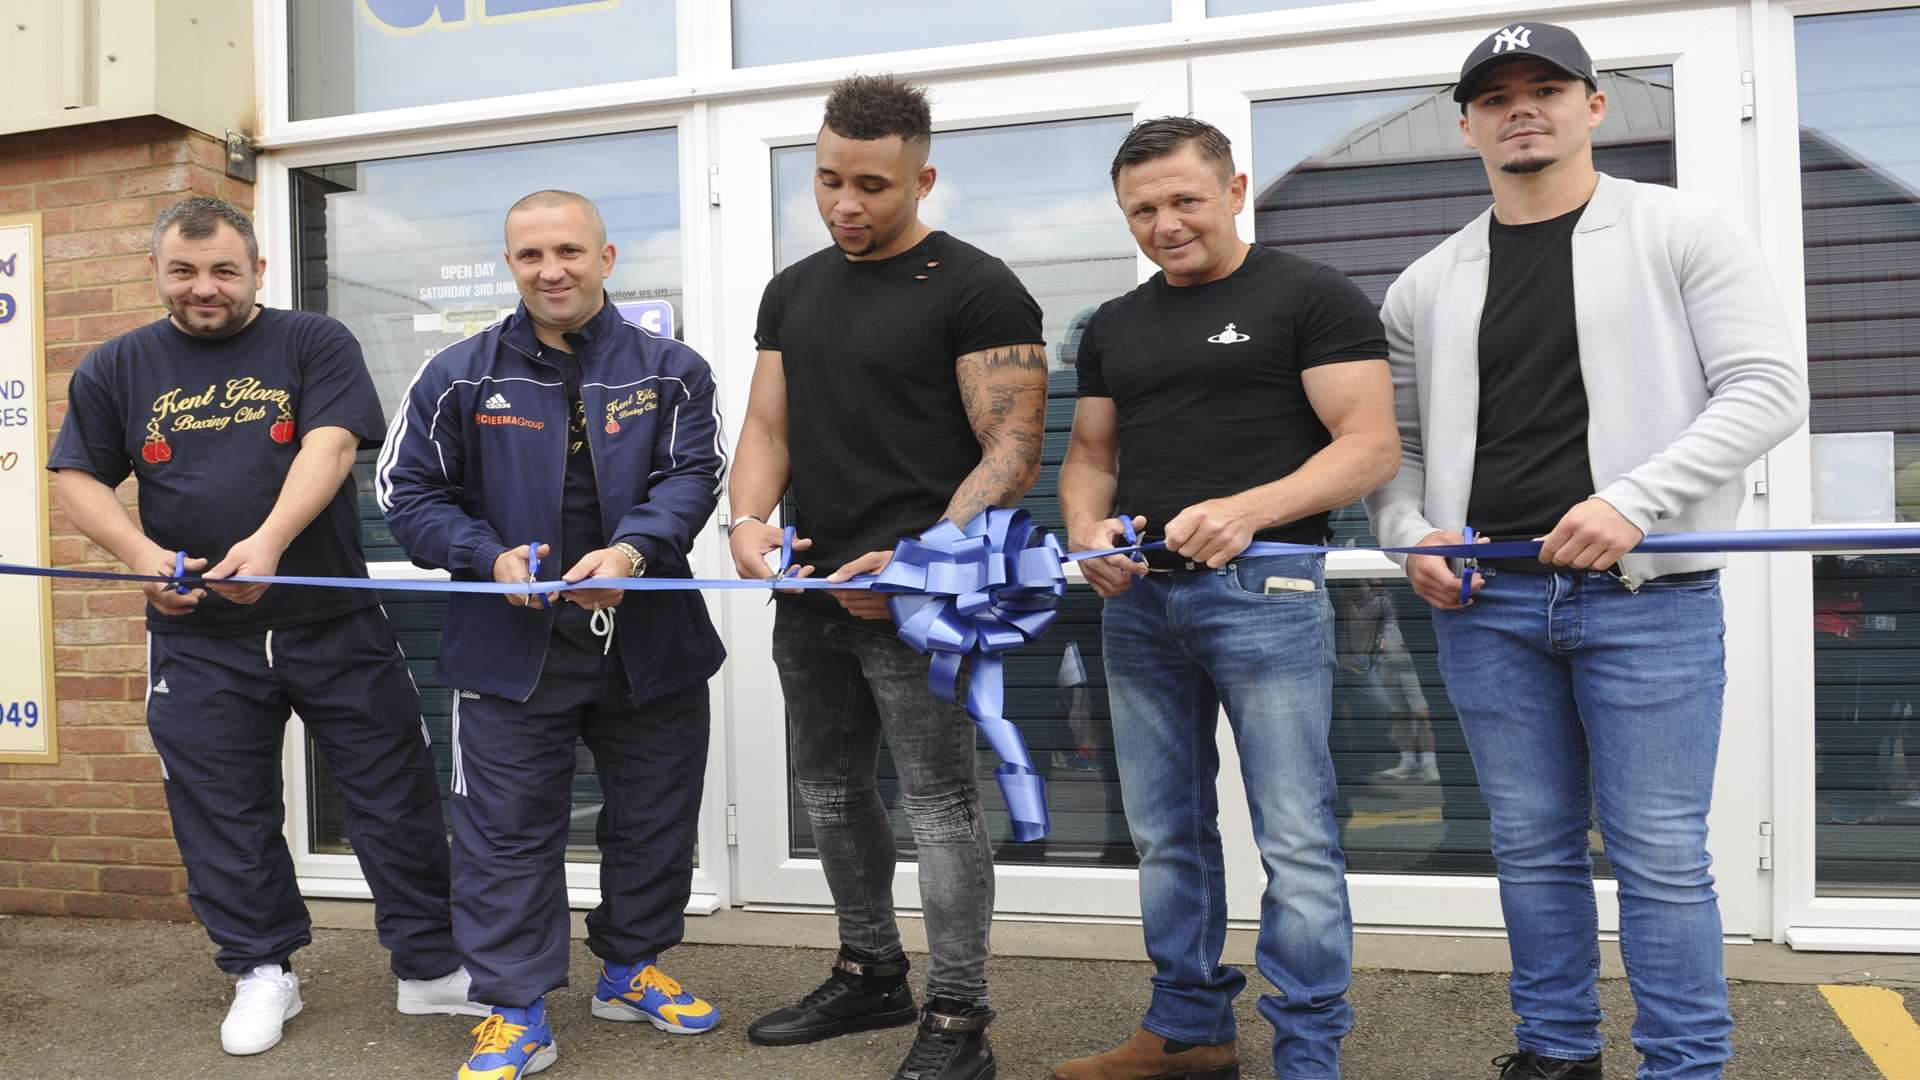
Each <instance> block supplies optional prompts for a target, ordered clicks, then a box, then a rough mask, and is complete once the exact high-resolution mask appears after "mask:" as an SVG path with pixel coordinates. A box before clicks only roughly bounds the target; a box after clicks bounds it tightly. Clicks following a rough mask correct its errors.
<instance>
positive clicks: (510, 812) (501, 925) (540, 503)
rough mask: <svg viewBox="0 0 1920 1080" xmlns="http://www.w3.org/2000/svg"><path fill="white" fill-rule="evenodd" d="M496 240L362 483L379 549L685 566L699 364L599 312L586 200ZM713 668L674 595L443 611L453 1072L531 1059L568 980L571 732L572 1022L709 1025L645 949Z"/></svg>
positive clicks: (668, 942)
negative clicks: (586, 799) (458, 1061)
mask: <svg viewBox="0 0 1920 1080" xmlns="http://www.w3.org/2000/svg"><path fill="white" fill-rule="evenodd" d="M507 240H508V252H507V259H508V265H509V267H510V268H511V269H512V270H513V272H514V275H515V278H516V280H517V282H518V284H519V286H520V291H521V296H522V300H523V302H522V304H521V305H520V307H519V308H518V310H516V311H515V312H514V313H513V314H512V315H511V316H509V317H508V318H506V319H505V320H503V321H502V322H500V323H499V324H497V325H495V326H493V327H491V328H489V329H487V330H486V331H483V332H482V333H480V334H478V335H476V336H474V337H472V338H469V339H467V340H465V341H463V342H461V343H459V344H457V345H454V346H452V347H450V348H448V349H446V350H445V351H443V352H441V353H439V354H438V355H436V356H435V357H434V358H433V359H432V360H430V361H428V362H427V364H426V365H425V366H424V367H423V368H421V370H420V373H419V374H418V375H416V376H415V377H414V381H413V385H412V386H411V387H410V388H409V389H408V392H407V399H406V402H405V403H404V405H403V406H402V408H401V409H400V411H399V413H398V415H396V416H395V418H394V420H393V423H392V426H391V428H390V430H389V432H388V442H387V446H386V449H385V450H384V451H383V452H382V454H381V458H380V463H379V468H378V472H377V474H376V478H375V484H376V494H377V496H378V499H379V502H380V507H381V509H382V510H383V511H384V512H385V513H386V516H387V521H388V523H389V524H390V525H391V526H392V529H393V534H394V537H395V538H396V539H397V540H398V541H399V542H400V544H401V546H402V547H404V548H405V549H406V551H407V553H408V555H409V556H410V557H411V558H412V559H413V560H414V562H416V563H418V564H419V565H421V566H427V567H443V568H445V569H447V570H448V571H450V572H451V573H452V575H453V576H454V577H455V578H456V579H464V580H480V581H505V582H519V581H525V580H527V578H528V565H529V561H528V558H527V545H528V544H529V542H538V543H539V552H540V556H539V567H538V571H537V577H538V579H539V580H543V581H550V580H554V579H558V578H563V577H564V578H565V579H566V580H568V581H581V580H583V579H587V578H594V577H626V576H642V575H645V576H649V577H687V576H690V569H689V565H688V561H687V555H688V552H689V550H690V549H691V548H692V546H693V541H694V537H695V536H696V535H697V534H698V530H699V529H700V528H701V527H702V526H703V525H704V524H705V523H706V521H707V520H708V518H709V517H710V516H711V515H712V513H713V509H714V504H715V501H716V500H717V498H718V492H719V489H720V486H721V482H722V479H723V478H724V475H725V471H726V459H725V456H724V454H723V452H722V450H721V442H720V438H721V432H720V420H719V414H718V412H717V410H716V407H715V392H714V383H713V376H712V372H711V371H710V369H709V368H708V366H707V363H706V361H705V360H704V359H702V358H701V357H700V355H699V354H698V353H696V352H694V351H693V350H692V349H690V348H688V347H686V346H685V345H682V344H680V343H679V342H676V341H672V340H670V339H665V338H660V337H656V336H654V335H653V334H650V333H648V332H647V331H645V330H643V329H641V328H639V327H637V326H634V325H632V324H630V323H628V322H626V321H625V320H624V319H623V318H622V317H621V315H620V314H619V312H618V311H617V310H616V309H615V308H614V306H613V305H612V304H611V303H609V302H608V301H607V298H606V294H605V291H604V286H603V282H604V280H605V278H606V277H607V276H608V275H609V274H610V273H611V272H612V267H613V257H614V249H613V246H612V245H610V244H608V243H606V240H605V230H604V226H603V225H602V224H601V221H600V216H599V213H598V211H597V210H596V209H595V208H594V207H593V204H592V203H591V202H588V201H587V200H586V199H584V198H582V197H580V196H578V195H574V194H572V193H568V192H536V193H534V194H533V195H529V196H527V197H526V198H524V199H522V200H521V201H520V202H519V203H517V204H515V206H514V208H513V210H511V211H509V213H508V216H507ZM615 605H617V606H615ZM609 639H610V640H609ZM724 657H725V652H724V650H723V649H722V647H721V644H720V639H719V636H718V635H717V634H716V633H715V632H714V629H713V626H712V623H711V622H710V621H709V620H708V617H707V610H706V605H705V602H704V601H703V600H702V599H701V597H700V595H699V594H698V593H697V592H691V591H668V592H634V593H631V594H627V593H622V592H620V591H617V590H581V591H570V592H567V593H565V594H562V595H560V596H556V597H553V598H552V599H551V601H550V602H549V601H543V600H541V599H539V598H531V599H529V598H527V597H524V596H518V595H515V596H509V597H505V598H503V597H501V596H498V595H486V594H456V595H454V596H453V597H451V599H450V600H449V601H448V606H447V620H446V632H445V637H444V639H443V641H442V644H441V651H440V661H439V667H438V670H437V676H438V678H439V679H440V680H441V681H442V682H443V683H445V684H446V685H448V686H451V687H453V688H455V689H456V690H457V691H458V693H457V695H456V699H455V709H454V717H453V724H454V727H453V743H454V776H453V800H452V808H451V816H452V821H453V867H454V869H453V876H454V883H453V897H452V902H453V924H454V937H455V940H456V942H457V943H458V944H459V947H460V950H461V952H462V954H463V955H464V956H465V957H466V958H467V961H468V965H469V969H470V970H471V971H472V973H473V998H474V1000H476V1001H481V1002H485V1003H488V1004H490V1005H493V1006H495V1014H496V1016H498V1017H501V1018H502V1019H500V1020H499V1021H498V1022H497V1023H496V1022H495V1021H493V1020H492V1019H490V1020H489V1021H488V1024H492V1025H493V1027H494V1030H493V1031H492V1032H491V1033H490V1032H489V1031H487V1030H486V1029H487V1028H488V1024H483V1025H482V1026H481V1028H480V1029H476V1033H477V1034H479V1035H480V1043H479V1045H477V1046H476V1048H475V1053H474V1056H473V1059H472V1060H471V1061H470V1062H469V1063H468V1068H467V1069H463V1070H462V1075H468V1073H469V1070H471V1073H472V1074H475V1075H479V1074H482V1073H485V1072H486V1071H487V1070H488V1069H492V1068H498V1067H500V1066H502V1065H509V1064H510V1065H514V1066H515V1067H516V1068H518V1069H519V1070H520V1072H522V1073H524V1072H527V1071H532V1070H533V1069H535V1068H544V1067H545V1064H544V1063H543V1062H542V1061H541V1059H542V1058H544V1059H545V1061H547V1062H550V1061H551V1060H552V1053H553V1051H552V1042H551V1032H550V1030H549V1029H548V1028H547V1025H546V1021H545V1014H544V1006H543V1004H542V1000H543V996H544V995H545V994H546V993H547V992H548V991H549V990H552V989H555V988H557V987H560V986H564V985H566V982H567V951H568V918H567V896H566V883H565V880H564V877H563V860H564V857H565V853H566V843H567V827H568V821H569V811H570V809H571V807H570V783H571V780H572V777H573V772H574V760H575V759H574V745H575V740H576V738H584V740H585V741H586V743H587V747H588V749H589V750H591V751H592V753H593V756H594V763H595V767H596V771H597V773H598V776H599V780H600V786H601V789H602V792H603V795H604V802H603V804H602V806H601V810H600V817H599V821H598V824H597V828H596V837H597V840H598V842H599V847H600V852H601V864H600V893H601V900H600V905H599V907H597V908H595V909H594V910H593V912H592V913H591V914H589V915H588V916H587V928H588V939H587V941H588V945H589V947H590V948H592V950H593V952H594V953H595V955H597V956H599V957H600V958H601V959H602V960H603V961H605V964H606V969H605V971H604V972H603V973H602V977H601V979H600V983H599V987H598V989H597V991H596V993H595V1001H594V1004H593V1013H594V1015H596V1016H600V1017H603V1018H606V1019H616V1020H649V1021H651V1022H652V1023H654V1025H655V1026H657V1027H660V1028H662V1029H663V1030H668V1031H672V1032H675V1033H679V1034H693V1033H698V1032H701V1031H705V1030H709V1029H710V1028H711V1027H712V1026H713V1025H714V1024H715V1023H717V1022H718V1020H719V1013H718V1011H717V1010H715V1009H713V1007H712V1006H711V1005H709V1004H707V1003H706V1002H704V1001H701V1000H700V999H698V998H695V997H694V996H693V995H691V994H688V993H686V992H684V991H683V990H681V988H680V987H679V986H678V984H677V983H674V982H673V980H671V979H668V978H666V977H665V976H664V975H663V974H662V973H661V972H660V971H659V970H658V968H657V967H656V966H655V962H656V960H657V959H658V955H659V953H660V952H661V951H663V950H665V949H667V948H669V947H671V946H673V945H675V944H677V943H678V942H679V941H680V937H681V932H682V929H683V921H684V920H683V910H684V908H685V905H686V902H687V897H688V893H689V890H690V888H691V883H692V874H693V862H694V841H695V826H696V821H697V818H698V815H699V808H700V795H701V787H702V781H703V778H704V774H705V771H706V758H707V734H708V721H709V716H708V698H707V680H708V678H710V677H711V676H712V675H713V674H714V672H715V671H717V670H719V667H720V664H721V661H722V660H723V659H724ZM528 1032H531V1034H528ZM529 1047H532V1048H534V1050H533V1051H529V1050H528V1048H529ZM530 1054H531V1056H529V1055H530ZM516 1075H517V1074H516Z"/></svg>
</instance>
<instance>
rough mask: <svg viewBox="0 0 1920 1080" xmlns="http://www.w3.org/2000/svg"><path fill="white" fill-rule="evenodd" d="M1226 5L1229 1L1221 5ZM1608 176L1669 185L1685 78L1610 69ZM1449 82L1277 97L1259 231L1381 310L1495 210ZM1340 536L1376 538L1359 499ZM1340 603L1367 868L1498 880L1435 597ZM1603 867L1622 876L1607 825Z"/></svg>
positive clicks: (1336, 533) (1380, 595) (1353, 597)
mask: <svg viewBox="0 0 1920 1080" xmlns="http://www.w3.org/2000/svg"><path fill="white" fill-rule="evenodd" d="M1216 2H1217V0H1216ZM1600 88H1601V89H1603V90H1605V91H1606V92H1607V96H1608V98H1609V108H1608V114H1607V120H1606V123H1605V124H1603V125H1602V126H1601V128H1600V129H1599V131H1598V132H1596V134H1595V139H1594V143H1595V152H1594V158H1595V162H1596V164H1597V165H1598V166H1599V167H1600V169H1601V170H1602V171H1604V172H1607V173H1610V174H1612V175H1615V176H1622V177H1626V178H1629V179H1634V180H1643V181H1648V182H1652V183H1661V184H1672V183H1673V182H1674V157H1673V80H1672V76H1671V69H1668V68H1643V69H1636V70H1630V71H1612V72H1603V73H1602V74H1601V77H1600ZM1459 116H1460V107H1459V105H1458V104H1456V103H1455V102H1454V101H1453V99H1452V94H1451V88H1450V87H1423V88H1418V89H1412V90H1390V91H1382V92H1376V93H1361V94H1338V95H1333V96H1328V97H1315V98H1298V99H1291V100H1285V101H1272V102H1264V103H1261V104H1257V105H1255V106H1254V110H1253V192H1254V195H1253V203H1254V231H1255V235H1256V237H1257V239H1258V240H1259V241H1260V243H1262V244H1268V245H1272V246H1274V247H1278V248H1283V249H1285V250H1287V251H1290V252H1293V253H1294V254H1296V255H1301V256H1304V257H1306V258H1309V259H1314V260H1316V261H1319V262H1323V263H1327V264H1328V265H1330V266H1333V267H1335V268H1337V269H1339V270H1340V271H1341V272H1342V273H1344V274H1346V275H1347V276H1348V277H1349V278H1351V279H1352V280H1353V282H1354V283H1355V284H1357V285H1359V286H1360V288H1361V289H1363V290H1364V291H1365V292H1366V293H1367V295H1368V296H1369V297H1371V298H1372V299H1373V301H1374V302H1375V303H1376V304H1377V303H1379V302H1380V301H1382V300H1383V299H1385V297H1386V292H1387V287H1388V286H1389V285H1391V284H1392V283H1393V280H1394V278H1396V277H1398V276H1399V275H1400V272H1401V271H1403V270H1405V269H1406V268H1407V267H1408V266H1409V265H1411V264H1412V262H1413V261H1414V260H1415V259H1417V258H1419V257H1420V256H1421V255H1424V254H1425V253H1426V252H1427V251H1429V250H1431V249H1432V248H1433V247H1434V246H1435V245H1436V244H1438V243H1440V241H1442V240H1444V239H1446V238H1447V237H1448V236H1450V235H1452V234H1453V233H1454V232H1455V231H1456V230H1458V229H1459V228H1460V227H1461V226H1463V225H1465V224H1467V223H1468V222H1469V221H1471V220H1473V219H1474V218H1475V217H1477V216H1478V215H1479V214H1480V213H1481V212H1482V211H1484V210H1485V209H1486V208H1487V206H1488V204H1489V203H1490V202H1491V201H1492V200H1491V196H1490V195H1489V194H1488V191H1487V178H1486V173H1485V171H1484V170H1483V168H1482V167H1481V164H1480V159H1479V158H1478V157H1477V156H1475V155H1474V154H1473V153H1472V152H1471V151H1468V150H1466V149H1465V148H1464V147H1463V146H1462V145H1461V142H1460V130H1459V122H1458V121H1459ZM1328 531H1329V532H1330V533H1331V534H1332V536H1333V540H1332V542H1333V543H1335V544H1338V545H1343V546H1361V547H1371V546H1373V545H1374V544H1375V543H1376V541H1375V540H1374V538H1373V536H1372V535H1371V530H1370V529H1369V527H1368V525H1367V518H1366V513H1365V511H1364V510H1363V509H1362V508H1361V507H1360V506H1359V505H1358V504H1355V505H1353V506H1350V507H1347V508H1345V509H1343V510H1341V511H1339V512H1338V513H1336V514H1334V515H1333V518H1332V520H1331V522H1330V523H1329V526H1328ZM1328 591H1329V595H1330V597H1331V599H1332V600H1333V602H1334V611H1335V622H1334V625H1335V628H1336V629H1335V633H1336V635H1337V637H1336V640H1337V643H1338V648H1337V652H1336V658H1337V661H1338V665H1339V666H1338V669H1337V672H1336V676H1335V680H1334V694H1333V696H1334V722H1333V758H1334V771H1335V774H1336V777H1337V779H1338V781H1339V790H1340V793H1339V798H1338V802H1337V803H1336V806H1335V811H1336V816H1337V818H1338V820H1339V822H1340V826H1341V842H1342V844H1343V846H1344V847H1345V849H1346V854H1347V866H1348V868H1349V869H1351V870H1353V871H1354V872H1356V873H1423V874H1491V873H1492V872H1493V870H1494V864H1493V857H1492V855H1491V853H1490V840H1489V833H1488V828H1487V804H1486V800H1485V799H1484V798H1483V797H1482V796H1481V794H1480V788H1479V784H1478V782H1477V781H1476V779H1475V777H1474V772H1473V761H1472V758H1471V757H1469V756H1468V754H1467V746H1466V739H1465V737H1464V736H1463V735H1462V733H1461V731H1460V721H1459V719H1458V718H1457V717H1456V716H1455V715H1454V712H1453V706H1452V703H1451V702H1450V701H1449V700H1448V699H1447V695H1446V687H1445V686H1444V685H1443V684H1442V683H1441V681H1440V674H1439V669H1438V659H1437V658H1438V653H1437V646H1436V644H1435V641H1434V636H1433V626H1432V621H1431V619H1430V618H1429V615H1428V608H1427V605H1426V604H1425V603H1424V602H1423V601H1421V600H1420V599H1419V598H1418V597H1416V596H1415V595H1414V594H1413V590H1412V589H1411V588H1409V587H1408V586H1407V583H1406V581H1405V580H1404V579H1400V578H1394V579H1383V580H1367V579H1346V580H1334V581H1331V582H1329V583H1328ZM1592 835H1593V840H1592V848H1593V851H1594V855H1595V858H1596V865H1595V872H1596V873H1599V874H1602V875H1604V874H1606V873H1608V868H1607V866H1606V864H1605V861H1604V855H1603V853H1602V852H1601V846H1600V841H1599V836H1598V833H1597V831H1595V832H1593V834H1592Z"/></svg>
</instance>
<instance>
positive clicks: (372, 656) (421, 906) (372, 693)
mask: <svg viewBox="0 0 1920 1080" xmlns="http://www.w3.org/2000/svg"><path fill="white" fill-rule="evenodd" d="M148 652H149V655H148V658H147V669H148V670H147V679H148V682H147V727H148V729H149V730H150V731H152V733H153V745H154V748H155V749H156V750H158V751H159V753H160V763H161V766H162V767H163V768H164V769H165V771H166V791H167V809H168V810H169V811H171V813H172V815H173V833H174V839H175V840H176V841H177V842H178V844H179V846H180V857H181V859H182V860H183V861H184V862H185V863H186V866H187V882H188V885H187V900H188V902H189V903H190V904H191V905H192V906H193V912H194V914H195V915H196V916H198V917H199V919H200V922H201V923H202V925H204V926H205V927H206V928H207V936H208V937H210V938H212V939H213V941H214V944H216V945H218V946H219V947H220V948H219V951H218V953H216V954H215V956H214V962H215V963H216V964H218V965H219V966H220V969H221V970H222V971H228V972H233V973H235V974H240V973H243V972H246V971H249V970H251V969H252V968H253V967H255V966H256V965H259V964H282V965H284V964H286V962H287V958H288V957H289V956H290V955H291V954H292V953H293V951H294V950H295V949H298V948H300V947H301V946H302V945H305V944H307V943H308V942H310V941H312V940H313V937H312V923H311V921H310V920H309V919H308V917H307V906H306V904H305V903H304V902H303V901H302V900H301V898H300V890H299V887H298V885H297V884H296V883H295V881H294V871H293V857H292V855H291V854H290V853H289V852H288V850H287V843H286V839H285V837H284V835H283V833H282V830H283V826H284V824H285V819H286V812H285V804H284V802H283V795H282V788H281V775H280V769H281V741H282V733H283V732H284V731H285V730H286V723H287V716H288V713H289V710H292V711H296V712H298V713H299V714H300V719H301V721H302V722H303V723H305V724H306V727H307V730H308V731H309V732H310V733H312V735H313V741H314V743H315V744H316V745H317V746H318V747H319V748H320V753H321V754H322V755H323V756H324V757H325V758H326V761H327V765H328V767H329V768H331V769H332V771H333V775H334V779H335V780H336V781H337V782H338V783H339V786H340V794H341V797H342V800H343V801H344V803H345V805H346V823H347V836H348V839H349V840H350V841H351V842H352V844H353V853H354V855H355V857H357V858H358V859H359V860H360V868H361V870H362V871H363V872H365V874H366V878H367V885H368V887H369V888H371V889H372V891H373V902H374V924H375V926H376V927H377V928H378V930H379V934H380V943H381V944H382V945H385V946H386V947H387V949H388V950H389V951H390V952H391V953H392V956H393V960H392V965H393V973H394V974H395V975H397V976H399V977H400V978H403V979H435V978H439V977H440V976H442V975H445V974H447V973H448V972H450V971H452V970H453V969H454V968H456V967H458V966H459V965H460V957H459V954H458V953H457V952H456V951H455V949H454V944H453V935H452V931H451V927H450V920H449V913H448V909H447V866H448V856H447V841H446V827H445V824H444V820H443V819H442V817H441V814H440V790H439V783H438V782H437V780H436V779H435V777H434V771H433V758H432V756H431V755H430V754H429V752H428V749H427V738H426V736H427V731H426V725H425V724H424V723H423V722H422V720H421V718H420V694H419V691H418V690H416V689H415V687H414V683H413V678H412V676H410V675H409V674H408V673H407V665H406V658H405V657H404V656H403V655H402V654H401V652H400V647H399V645H398V643H397V642H395V640H394V637H393V629H392V627H390V626H389V625H388V624H387V619H386V616H385V615H384V614H383V613H382V612H381V610H380V609H379V608H377V607H369V608H363V609H361V610H360V611H356V612H352V613H350V614H346V615H341V616H338V617H335V618H332V619H326V620H322V621H320V622H315V623H306V624H303V625H299V626H289V627H285V628H282V629H278V630H270V631H266V632H263V633H252V634H237V635H231V636H223V637H214V636H208V635H203V634H183V633H161V634H152V635H150V636H149V638H148Z"/></svg>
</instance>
